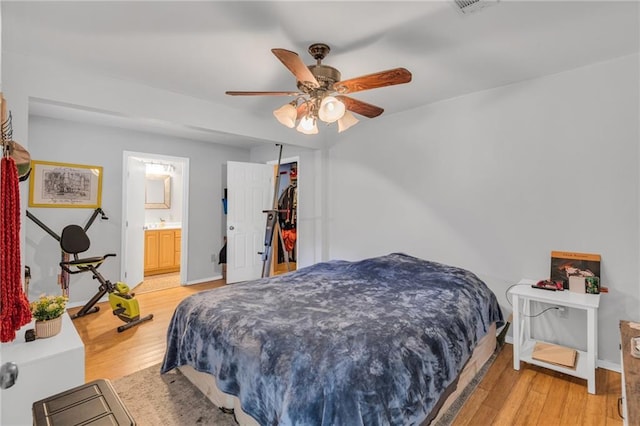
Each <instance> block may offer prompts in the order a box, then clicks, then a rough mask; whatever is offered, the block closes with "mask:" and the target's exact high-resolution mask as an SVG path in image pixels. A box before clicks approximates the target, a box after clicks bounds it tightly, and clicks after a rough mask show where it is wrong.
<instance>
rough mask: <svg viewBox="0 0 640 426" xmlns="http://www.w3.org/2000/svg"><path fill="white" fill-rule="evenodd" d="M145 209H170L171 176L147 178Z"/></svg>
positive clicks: (148, 176)
mask: <svg viewBox="0 0 640 426" xmlns="http://www.w3.org/2000/svg"><path fill="white" fill-rule="evenodd" d="M144 192H145V196H144V207H145V208H146V209H168V208H170V207H171V176H169V175H147V176H146V178H145V191H144Z"/></svg>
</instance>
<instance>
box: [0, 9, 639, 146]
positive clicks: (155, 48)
mask: <svg viewBox="0 0 640 426" xmlns="http://www.w3.org/2000/svg"><path fill="white" fill-rule="evenodd" d="M638 10H639V8H638V3H637V2H636V1H626V2H615V1H600V2H599V1H565V2H559V1H509V0H502V1H500V2H498V3H497V4H494V5H491V6H490V7H486V8H484V9H482V10H480V11H479V12H476V13H471V14H466V15H465V14H461V13H459V12H458V11H457V10H456V7H455V5H454V3H453V1H452V0H450V1H413V2H399V1H398V2H396V1H394V2H379V1H342V2H329V1H325V2H306V1H288V2H273V1H259V2H243V1H233V2H222V1H214V2H212V1H195V2H184V1H159V2H151V1H108V2H97V1H71V2H57V1H44V2H32V1H22V2H18V1H15V2H14V1H7V0H4V1H2V31H3V36H2V43H3V49H5V50H10V51H14V52H18V53H26V54H29V55H36V56H43V57H47V58H54V59H56V60H60V61H64V62H67V63H70V64H73V65H74V66H77V67H80V68H83V69H86V70H89V71H94V72H96V73H101V74H106V75H109V76H112V77H118V78H121V79H124V80H129V81H135V82H140V83H142V84H144V85H147V86H152V87H156V88H160V89H166V90H169V91H172V92H177V93H182V94H186V95H190V96H193V97H197V98H201V99H205V100H207V101H210V102H213V103H219V104H223V105H226V106H228V107H231V108H237V109H245V110H246V111H247V115H253V114H256V115H263V116H270V115H271V112H272V110H273V109H275V108H277V107H278V106H280V105H282V104H283V103H285V102H286V98H278V97H231V96H227V95H225V94H224V92H225V91H226V90H256V91H289V90H296V87H295V78H294V77H293V76H292V74H291V73H290V72H289V71H288V70H287V69H286V68H285V67H284V66H283V65H282V64H281V63H280V62H279V61H278V59H276V57H275V56H273V54H272V53H271V51H270V50H271V48H274V47H279V48H285V49H288V50H293V51H296V52H298V53H299V54H300V56H301V57H302V58H303V59H304V61H305V63H307V64H313V63H314V62H315V61H314V60H313V58H311V56H309V55H308V53H307V47H308V46H309V45H310V44H311V43H314V42H324V43H327V44H329V45H330V46H331V49H332V50H331V53H330V54H329V56H328V57H327V58H326V59H325V60H324V63H325V64H327V65H331V66H333V67H336V68H338V69H339V70H340V71H341V73H342V78H343V79H348V78H353V77H357V76H360V75H365V74H370V73H372V72H377V71H382V70H386V69H390V68H395V67H405V68H407V69H408V70H410V71H411V72H412V74H413V80H412V82H411V83H409V84H405V85H399V86H393V87H386V88H381V89H374V90H369V91H365V92H359V93H356V94H353V95H352V96H353V97H354V98H357V99H360V100H363V101H365V102H368V103H372V104H374V105H377V106H380V107H382V108H384V109H385V114H392V113H397V112H401V111H406V110H408V109H412V108H415V107H418V106H421V105H425V104H429V103H432V102H437V101H440V100H443V99H448V98H452V97H456V96H460V95H463V94H466V93H470V92H475V91H479V90H484V89H488V88H491V87H496V86H501V85H505V84H509V83H513V82H517V81H522V80H526V79H531V78H535V77H538V76H541V75H548V74H553V73H558V72H562V71H564V70H569V69H572V68H576V67H580V66H584V65H587V64H591V63H595V62H600V61H605V60H608V59H612V58H615V57H619V56H624V55H628V54H631V53H635V52H638V50H639V30H638V28H639V12H638ZM54 101H55V100H54ZM52 105H54V106H55V103H53V104H51V103H50V104H48V105H47V106H46V107H44V108H41V110H40V113H41V114H43V115H48V114H54V113H52V112H51V111H52V110H54V109H55V108H52ZM67 109H68V108H67ZM46 111H50V112H46ZM85 118H86V117H85ZM112 118H113V117H112ZM274 122H275V120H274ZM278 125H279V124H278ZM140 126H143V127H144V126H152V124H151V123H142V124H140ZM165 130H166V129H165ZM174 130H175V131H176V132H178V133H179V132H180V130H179V129H178V130H176V129H174ZM183 130H184V129H183ZM190 130H191V132H192V134H191V136H188V137H195V136H194V133H193V132H194V131H195V130H197V129H190ZM196 133H197V132H196ZM206 133H211V130H210V129H209V130H208V131H205V132H204V135H203V139H206V138H207V137H210V135H209V136H207V135H206ZM231 139H232V138H231ZM245 139H246V138H245ZM230 143H233V142H230Z"/></svg>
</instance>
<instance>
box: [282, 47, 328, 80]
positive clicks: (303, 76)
mask: <svg viewBox="0 0 640 426" xmlns="http://www.w3.org/2000/svg"><path fill="white" fill-rule="evenodd" d="M271 51H272V52H273V54H274V55H276V58H278V59H280V62H282V63H283V64H284V66H285V67H287V69H288V70H289V71H291V72H292V73H293V75H295V76H296V79H297V80H298V81H300V82H302V83H306V84H308V85H310V86H311V87H320V84H319V83H318V80H316V78H315V76H314V75H313V74H312V73H311V71H309V68H308V67H307V66H306V65H305V64H304V62H302V59H300V56H298V54H297V53H296V52H292V51H290V50H286V49H271Z"/></svg>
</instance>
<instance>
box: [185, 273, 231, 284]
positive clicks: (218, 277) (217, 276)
mask: <svg viewBox="0 0 640 426" xmlns="http://www.w3.org/2000/svg"><path fill="white" fill-rule="evenodd" d="M221 279H222V274H219V275H214V276H212V277H209V278H202V279H199V280H194V281H187V282H186V283H185V284H184V285H194V284H202V283H206V282H209V281H217V280H221Z"/></svg>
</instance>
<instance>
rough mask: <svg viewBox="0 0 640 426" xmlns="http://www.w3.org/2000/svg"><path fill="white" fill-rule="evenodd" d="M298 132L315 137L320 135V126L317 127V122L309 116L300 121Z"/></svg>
mask: <svg viewBox="0 0 640 426" xmlns="http://www.w3.org/2000/svg"><path fill="white" fill-rule="evenodd" d="M296 130H297V131H299V132H300V133H304V134H305V135H315V134H317V133H318V126H317V125H316V120H315V119H314V118H313V117H309V116H308V115H307V116H305V117H302V118H301V119H300V124H298V127H296Z"/></svg>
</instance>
